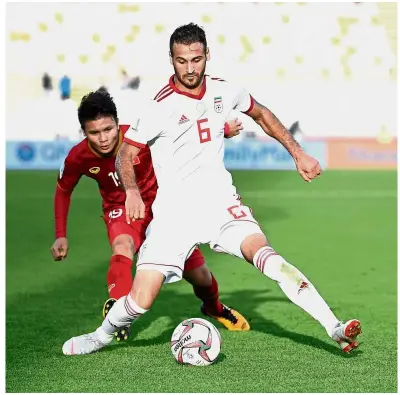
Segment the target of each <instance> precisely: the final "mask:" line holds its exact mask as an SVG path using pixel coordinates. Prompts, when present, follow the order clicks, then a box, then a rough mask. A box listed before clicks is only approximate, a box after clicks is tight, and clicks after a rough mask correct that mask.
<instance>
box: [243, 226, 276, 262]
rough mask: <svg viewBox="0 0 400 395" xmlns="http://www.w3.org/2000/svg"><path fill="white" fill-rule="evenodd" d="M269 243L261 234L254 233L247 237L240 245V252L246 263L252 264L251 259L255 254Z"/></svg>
mask: <svg viewBox="0 0 400 395" xmlns="http://www.w3.org/2000/svg"><path fill="white" fill-rule="evenodd" d="M268 245H269V242H268V239H267V237H266V236H265V235H264V234H263V233H255V234H252V235H250V236H247V237H246V238H245V239H244V240H243V241H242V244H241V245H240V250H241V251H242V254H243V256H244V258H245V259H246V261H247V262H250V263H253V258H254V255H255V254H256V252H257V251H258V250H259V249H260V248H262V247H265V246H268Z"/></svg>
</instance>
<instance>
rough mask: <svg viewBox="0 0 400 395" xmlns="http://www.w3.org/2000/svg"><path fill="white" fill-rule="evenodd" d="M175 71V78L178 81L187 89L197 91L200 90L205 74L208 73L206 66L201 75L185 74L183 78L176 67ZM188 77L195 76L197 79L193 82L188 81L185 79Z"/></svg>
mask: <svg viewBox="0 0 400 395" xmlns="http://www.w3.org/2000/svg"><path fill="white" fill-rule="evenodd" d="M174 70H175V77H176V78H177V80H178V81H179V82H180V83H181V84H182V85H183V86H184V87H185V88H187V89H196V88H198V87H199V86H200V85H201V83H202V82H203V77H204V73H205V72H206V66H204V68H203V70H201V72H200V74H198V73H195V74H184V75H183V76H181V75H180V74H179V73H178V70H177V69H176V68H175V66H174ZM188 75H191V76H195V78H194V79H193V81H192V82H190V81H188V80H187V79H184V78H185V77H187V76H188Z"/></svg>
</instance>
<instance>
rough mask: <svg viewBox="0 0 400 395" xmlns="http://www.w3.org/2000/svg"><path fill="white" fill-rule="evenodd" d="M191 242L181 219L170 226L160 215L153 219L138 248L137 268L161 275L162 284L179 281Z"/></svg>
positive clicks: (191, 249)
mask: <svg viewBox="0 0 400 395" xmlns="http://www.w3.org/2000/svg"><path fill="white" fill-rule="evenodd" d="M181 222H182V223H181ZM179 224H180V225H179ZM195 244H196V243H195V241H194V238H193V237H192V236H191V234H190V232H187V231H185V227H184V224H183V221H180V220H179V219H177V220H176V222H175V223H174V224H173V225H171V223H168V222H167V221H163V220H162V219H161V218H160V219H154V220H153V221H152V222H151V223H150V224H149V226H148V228H147V230H146V239H145V241H144V242H143V244H142V246H141V248H140V250H139V254H138V261H137V264H136V266H137V270H138V271H140V270H156V271H159V272H161V273H163V274H164V275H165V277H166V279H165V283H169V282H175V281H179V280H180V279H181V278H182V275H183V270H184V266H185V261H186V259H187V257H188V256H189V255H190V254H191V252H192V251H193V249H194V247H195Z"/></svg>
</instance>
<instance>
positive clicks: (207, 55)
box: [206, 47, 210, 62]
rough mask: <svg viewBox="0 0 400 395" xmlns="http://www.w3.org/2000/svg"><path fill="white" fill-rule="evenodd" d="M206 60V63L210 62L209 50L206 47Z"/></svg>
mask: <svg viewBox="0 0 400 395" xmlns="http://www.w3.org/2000/svg"><path fill="white" fill-rule="evenodd" d="M206 60H207V62H208V61H209V60H210V48H208V47H207V49H206Z"/></svg>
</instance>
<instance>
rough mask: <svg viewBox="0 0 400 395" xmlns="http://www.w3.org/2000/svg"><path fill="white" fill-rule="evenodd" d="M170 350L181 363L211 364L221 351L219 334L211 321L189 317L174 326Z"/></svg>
mask: <svg viewBox="0 0 400 395" xmlns="http://www.w3.org/2000/svg"><path fill="white" fill-rule="evenodd" d="M171 351H172V354H173V356H174V357H175V359H176V360H177V361H178V362H179V363H181V364H189V365H195V366H207V365H211V364H212V363H214V362H215V361H216V359H217V357H218V355H219V352H220V351H221V335H220V334H219V332H218V329H217V328H216V327H215V326H214V325H213V324H212V323H211V322H208V321H207V320H204V319H202V318H189V319H187V320H185V321H183V322H181V323H180V324H179V325H178V326H177V327H176V328H175V330H174V333H173V334H172V338H171Z"/></svg>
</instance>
